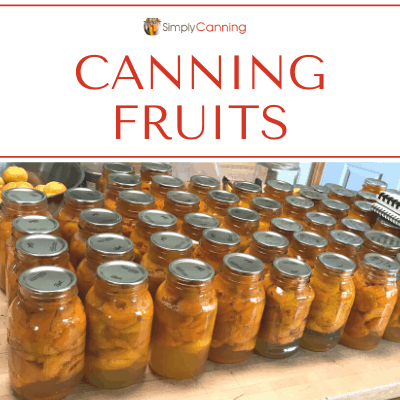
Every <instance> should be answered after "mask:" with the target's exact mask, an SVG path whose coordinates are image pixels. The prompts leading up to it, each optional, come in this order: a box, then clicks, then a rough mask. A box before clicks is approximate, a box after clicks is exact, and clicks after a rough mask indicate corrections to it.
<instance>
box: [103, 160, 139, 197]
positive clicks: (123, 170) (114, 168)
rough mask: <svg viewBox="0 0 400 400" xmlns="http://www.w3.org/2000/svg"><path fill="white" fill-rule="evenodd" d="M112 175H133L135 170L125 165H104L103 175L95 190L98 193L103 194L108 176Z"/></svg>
mask: <svg viewBox="0 0 400 400" xmlns="http://www.w3.org/2000/svg"><path fill="white" fill-rule="evenodd" d="M112 173H119V174H129V175H134V174H135V168H133V167H132V165H129V164H125V163H104V164H103V174H102V175H101V177H100V178H99V180H98V181H97V189H98V190H100V192H102V193H103V192H104V191H105V190H106V188H107V180H108V175H110V174H112Z"/></svg>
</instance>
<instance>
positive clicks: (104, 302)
mask: <svg viewBox="0 0 400 400" xmlns="http://www.w3.org/2000/svg"><path fill="white" fill-rule="evenodd" d="M85 307H86V314H87V324H88V325H87V349H86V357H85V377H86V379H87V380H88V381H89V382H90V383H91V384H92V385H95V386H97V387H100V388H104V389H117V388H122V387H126V386H130V385H132V384H134V383H136V382H138V381H140V379H141V378H142V377H143V375H144V371H145V370H146V366H147V355H148V351H149V344H150V335H151V324H152V321H153V300H152V298H151V296H150V293H149V291H148V290H147V271H146V270H145V269H144V268H143V267H142V266H141V265H139V264H136V263H133V262H129V261H121V260H120V261H109V262H106V263H103V264H101V265H100V266H99V267H98V268H97V274H96V280H95V283H94V286H93V287H92V288H91V289H90V290H89V292H88V294H87V296H86V301H85Z"/></svg>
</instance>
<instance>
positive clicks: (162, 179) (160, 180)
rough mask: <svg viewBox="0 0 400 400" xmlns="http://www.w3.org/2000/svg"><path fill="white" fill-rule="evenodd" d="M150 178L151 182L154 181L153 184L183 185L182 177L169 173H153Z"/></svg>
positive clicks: (166, 186) (178, 186)
mask: <svg viewBox="0 0 400 400" xmlns="http://www.w3.org/2000/svg"><path fill="white" fill-rule="evenodd" d="M151 179H152V184H154V183H155V186H161V187H164V188H180V187H182V186H183V185H184V182H183V180H182V179H179V178H176V177H175V176H171V175H155V176H153V178H151Z"/></svg>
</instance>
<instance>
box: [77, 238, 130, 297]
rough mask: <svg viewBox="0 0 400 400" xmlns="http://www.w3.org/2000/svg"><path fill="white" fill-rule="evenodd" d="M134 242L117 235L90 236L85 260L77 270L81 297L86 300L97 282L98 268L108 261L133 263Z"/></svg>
mask: <svg viewBox="0 0 400 400" xmlns="http://www.w3.org/2000/svg"><path fill="white" fill-rule="evenodd" d="M134 258H135V254H134V252H133V243H132V241H131V240H130V239H129V238H127V237H125V236H122V235H117V234H115V233H98V234H97V235H93V236H90V238H89V239H88V240H87V242H86V251H85V258H84V259H83V260H82V261H81V262H80V264H79V265H78V268H77V270H76V276H77V278H78V290H79V296H80V297H81V299H82V300H84V299H85V297H86V295H87V293H88V291H89V289H90V288H91V287H92V286H93V285H94V282H95V280H96V273H97V268H98V266H99V265H100V264H103V263H105V262H108V261H133V260H134Z"/></svg>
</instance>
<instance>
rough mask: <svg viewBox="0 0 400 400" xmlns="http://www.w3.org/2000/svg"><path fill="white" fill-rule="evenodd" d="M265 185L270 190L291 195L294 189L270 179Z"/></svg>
mask: <svg viewBox="0 0 400 400" xmlns="http://www.w3.org/2000/svg"><path fill="white" fill-rule="evenodd" d="M267 185H268V186H270V187H272V189H275V190H279V191H281V192H287V193H292V192H293V189H294V187H293V185H291V184H290V183H288V182H284V181H279V180H276V179H270V180H269V181H267Z"/></svg>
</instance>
